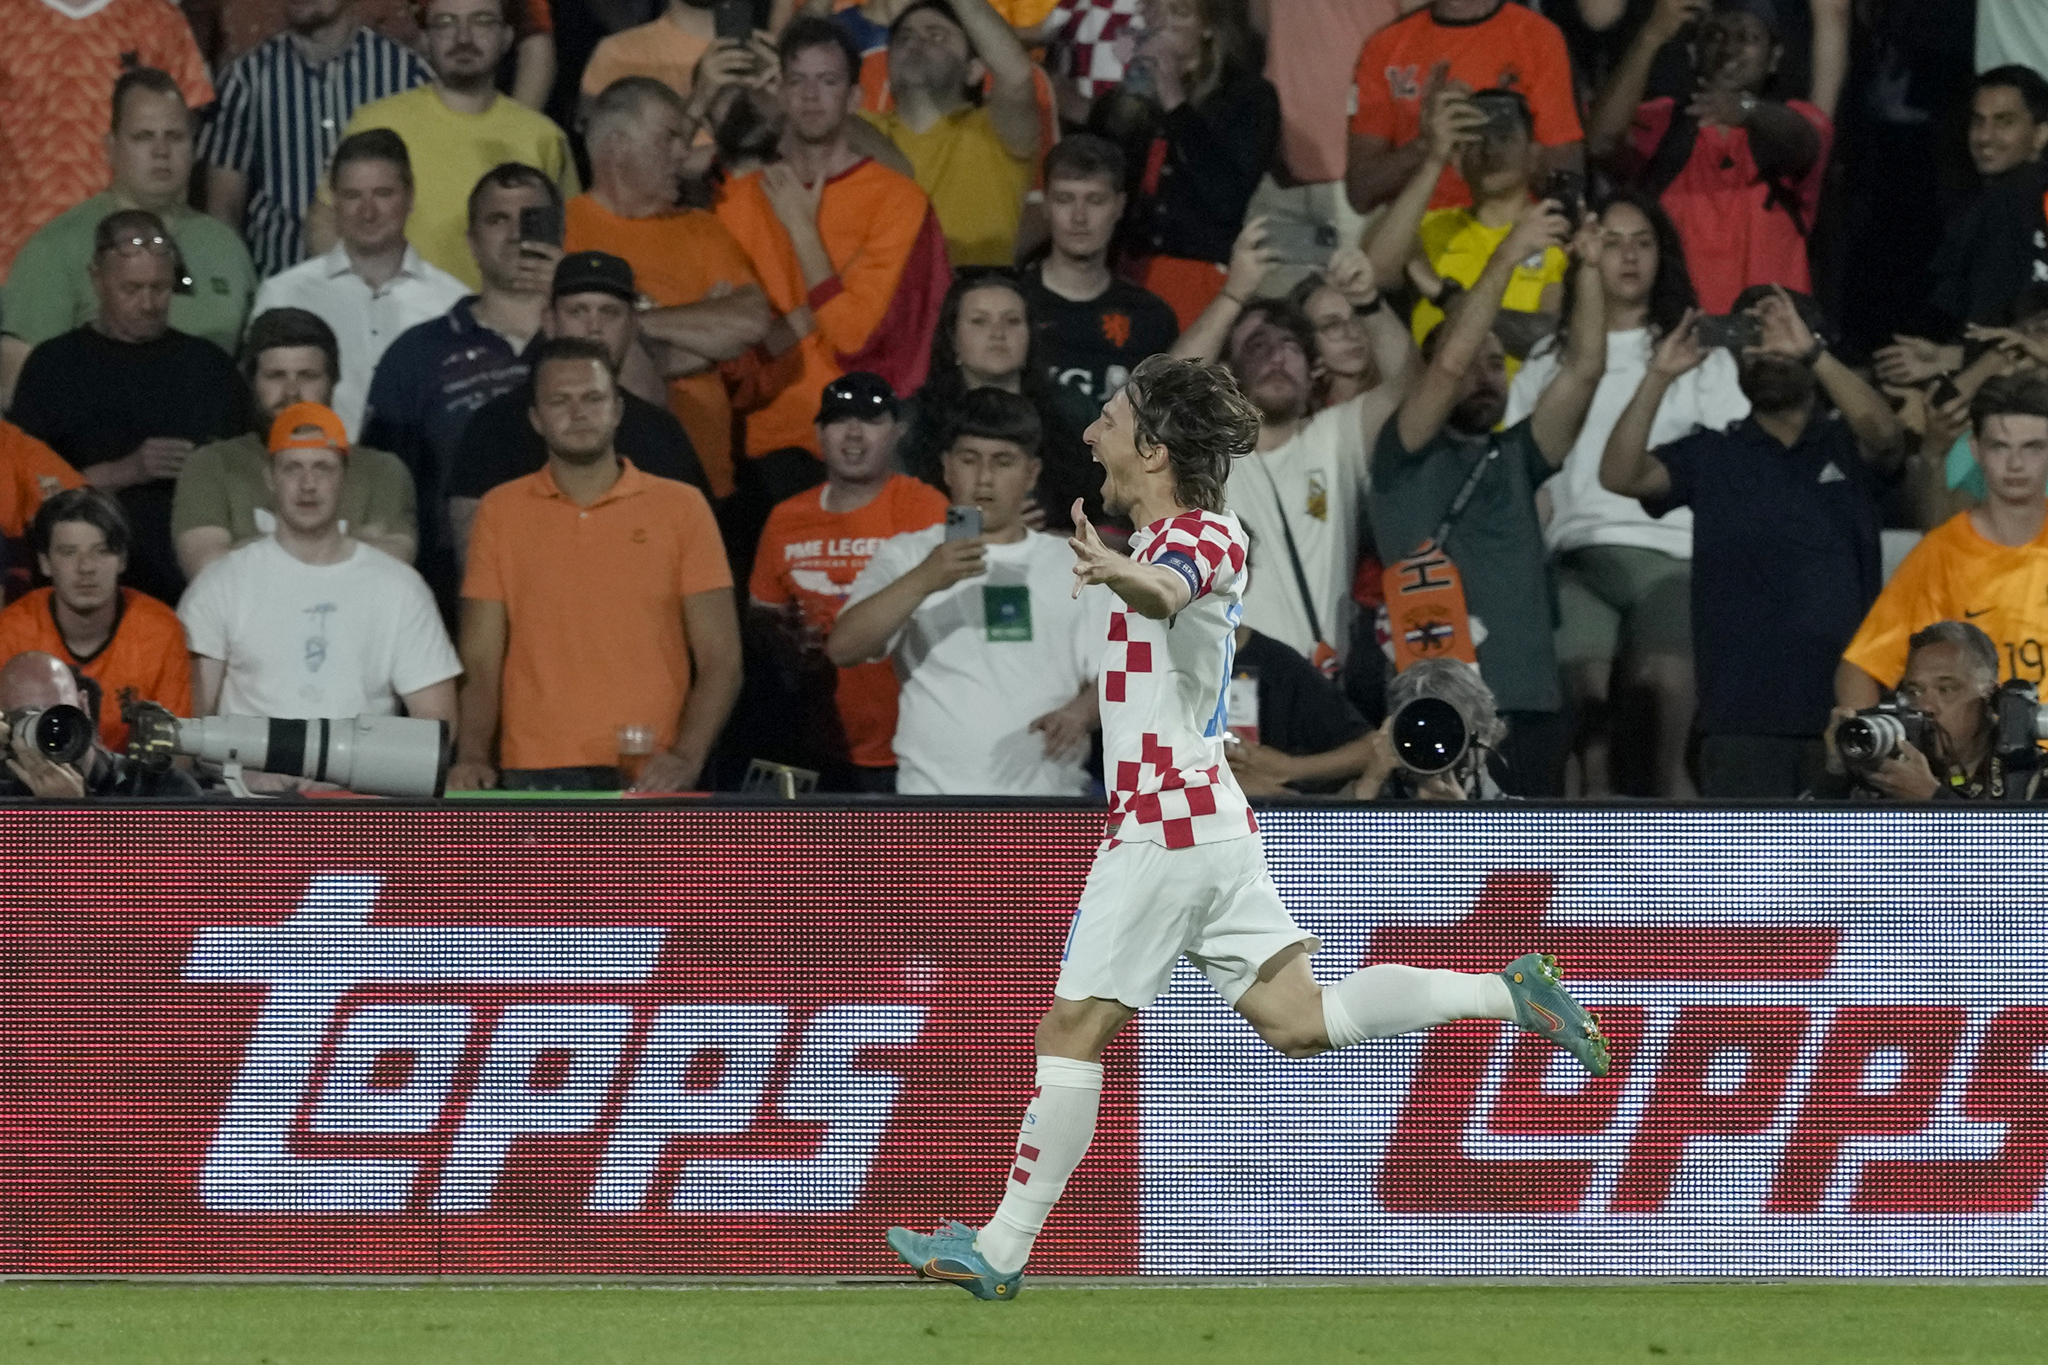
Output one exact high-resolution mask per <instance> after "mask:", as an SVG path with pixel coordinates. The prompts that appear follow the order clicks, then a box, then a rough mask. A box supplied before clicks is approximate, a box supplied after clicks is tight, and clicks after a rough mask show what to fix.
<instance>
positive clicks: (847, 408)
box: [818, 370, 899, 427]
mask: <svg viewBox="0 0 2048 1365" xmlns="http://www.w3.org/2000/svg"><path fill="white" fill-rule="evenodd" d="M898 411H899V409H898V407H897V404H896V391H895V390H894V389H892V388H890V387H889V381H888V380H886V379H884V378H882V376H880V375H878V374H873V373H870V372H869V371H867V370H855V371H854V372H853V373H851V374H843V375H841V376H839V378H837V379H835V380H833V381H832V382H831V383H829V384H827V385H826V386H825V392H824V395H823V396H822V397H820V398H819V399H818V425H819V426H821V427H822V426H824V425H825V424H826V423H828V422H837V421H840V420H841V419H843V418H847V417H858V418H860V419H861V420H862V421H866V422H872V421H874V420H875V419H876V418H878V417H894V416H895V415H896V414H897V412H898Z"/></svg>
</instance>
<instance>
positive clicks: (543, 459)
mask: <svg viewBox="0 0 2048 1365" xmlns="http://www.w3.org/2000/svg"><path fill="white" fill-rule="evenodd" d="M621 397H623V398H624V399H625V400H626V415H625V417H624V418H623V419H621V420H620V422H619V430H618V434H617V435H616V436H615V437H613V439H612V446H613V448H614V449H615V450H617V451H618V453H619V454H621V455H623V456H625V457H626V458H627V459H629V460H631V461H632V462H633V464H634V466H635V467H637V468H639V469H641V470H643V471H645V472H646V473H649V474H653V475H655V476H657V477H659V478H664V479H674V480H675V481H676V482H677V483H686V484H689V485H690V486H691V487H692V488H694V489H696V490H697V491H698V492H700V493H702V494H703V495H704V496H705V497H706V498H709V497H711V496H712V494H711V483H710V480H708V479H706V478H705V477H704V466H703V465H702V464H700V463H699V462H698V460H697V450H696V447H694V446H692V445H691V444H690V438H689V435H688V434H687V433H686V432H684V430H683V424H682V423H681V422H678V421H677V420H676V419H675V415H674V414H673V413H671V412H669V411H667V410H666V409H664V408H658V407H656V406H654V404H652V403H650V402H648V401H647V400H646V399H644V398H636V397H634V396H633V395H632V394H630V393H622V394H621ZM532 407H533V383H532V381H531V380H528V381H527V382H526V383H524V384H521V385H520V386H519V387H518V388H516V389H514V390H512V391H511V392H510V393H505V394H500V395H499V396H498V397H496V398H493V399H492V400H491V401H490V402H488V403H486V404H484V405H483V406H482V407H480V408H478V409H477V412H476V416H475V417H473V418H471V419H470V422H469V427H468V429H467V430H465V431H464V432H463V433H462V441H461V444H459V445H458V446H456V448H455V462H454V465H453V466H452V467H451V468H450V469H449V471H448V496H449V497H451V498H480V497H482V496H483V495H484V494H486V493H488V492H490V491H491V490H492V489H493V488H496V487H497V486H498V485H499V484H501V483H510V482H511V481H512V480H514V479H518V478H523V477H525V476H526V475H528V474H534V473H538V472H539V471H540V470H541V469H542V468H543V467H544V466H545V465H546V464H547V462H548V448H547V445H546V443H545V442H543V441H542V440H541V438H540V433H539V432H537V431H535V430H534V429H533V423H532V421H531V420H529V419H528V417H527V412H528V410H529V409H531V408H532Z"/></svg>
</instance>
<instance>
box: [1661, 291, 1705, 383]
mask: <svg viewBox="0 0 2048 1365" xmlns="http://www.w3.org/2000/svg"><path fill="white" fill-rule="evenodd" d="M1706 358H1707V348H1706V347H1704V346H1702V345H1700V310H1699V309H1697V308H1688V309H1686V310H1685V316H1684V317H1682V318H1680V319H1679V320H1678V325H1677V326H1676V327H1674V328H1672V329H1671V331H1670V332H1669V333H1668V334H1666V335H1665V336H1663V337H1661V338H1659V339H1658V341H1657V349H1656V350H1654V351H1652V352H1651V353H1650V370H1651V372H1652V373H1655V374H1660V375H1662V376H1664V377H1665V378H1666V379H1676V378H1678V376H1680V375H1682V374H1684V373H1685V372H1686V371H1687V370H1690V369H1692V368H1693V367H1694V366H1696V365H1698V364H1699V363H1700V362H1701V361H1703V360H1705V359H1706Z"/></svg>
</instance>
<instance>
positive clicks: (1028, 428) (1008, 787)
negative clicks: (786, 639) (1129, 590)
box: [825, 388, 1109, 796]
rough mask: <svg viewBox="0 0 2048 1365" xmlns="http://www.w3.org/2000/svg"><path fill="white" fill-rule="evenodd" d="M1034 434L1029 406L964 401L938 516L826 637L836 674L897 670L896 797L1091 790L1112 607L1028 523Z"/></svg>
mask: <svg viewBox="0 0 2048 1365" xmlns="http://www.w3.org/2000/svg"><path fill="white" fill-rule="evenodd" d="M1040 440H1041V429H1040V423H1039V418H1038V410H1037V409H1036V408H1034V407H1032V405H1031V403H1030V400H1028V399H1026V398H1023V397H1021V396H1019V395H1017V394H1014V393H1009V392H1006V391H1004V390H1002V389H990V388H983V389H975V390H974V391H972V392H971V393H969V394H968V395H967V396H966V397H965V398H963V399H962V400H961V402H960V403H959V405H958V407H957V408H956V409H955V411H954V416H953V419H952V421H951V423H950V424H949V426H948V429H947V432H946V440H945V451H946V453H945V456H944V467H945V479H946V488H947V491H948V492H949V493H950V494H951V495H952V499H953V506H952V507H951V508H950V509H949V510H948V512H947V514H946V520H945V522H944V523H943V524H942V525H939V526H934V527H932V528H931V529H929V530H925V531H913V532H911V533H909V534H907V535H900V536H893V537H891V538H890V539H889V540H887V541H885V542H883V544H882V546H881V548H880V549H878V550H876V551H875V554H874V558H872V559H870V560H869V561H868V564H867V567H866V568H865V569H863V570H862V571H861V573H860V576H859V577H858V578H856V579H854V581H853V589H852V591H851V592H850V593H848V595H847V599H846V607H845V609H844V610H843V611H841V612H840V614H839V620H838V623H837V624H836V625H835V626H834V627H833V630H832V638H831V639H830V640H828V641H827V642H826V645H825V651H826V653H827V655H828V656H829V657H830V658H831V660H832V662H833V663H835V664H838V665H839V666H840V667H841V668H850V667H852V666H854V665H856V664H861V663H866V662H868V661H869V660H873V659H883V658H887V659H890V660H892V661H893V662H894V663H895V666H896V677H897V680H898V682H899V683H900V684H901V687H902V691H901V696H900V699H899V701H898V704H897V720H896V741H895V749H896V790H897V791H898V792H901V793H905V794H908V795H943V796H974V795H1002V796H1081V795H1084V794H1086V793H1087V791H1088V790H1089V785H1090V782H1089V777H1088V771H1087V767H1086V764H1087V760H1088V750H1089V740H1088V737H1089V735H1090V733H1092V732H1093V731H1094V730H1095V729H1097V728H1098V727H1099V724H1100V722H1099V718H1098V717H1099V713H1098V710H1097V705H1096V695H1095V676H1096V670H1097V666H1098V663H1099V660H1100V657H1101V651H1102V645H1101V641H1102V639H1103V637H1104V634H1105V631H1106V630H1107V626H1108V612H1109V602H1108V599H1107V597H1106V596H1105V595H1104V594H1103V592H1102V591H1101V590H1100V589H1094V588H1091V589H1088V590H1087V591H1085V592H1082V593H1080V594H1078V595H1077V594H1076V593H1075V591H1074V586H1073V585H1074V557H1073V553H1072V552H1071V551H1070V550H1069V549H1068V548H1067V543H1066V540H1065V538H1064V537H1062V536H1056V535H1047V534H1046V533H1044V532H1042V531H1033V530H1031V529H1030V528H1029V527H1027V526H1026V525H1025V524H1024V504H1025V500H1026V499H1027V498H1029V497H1030V496H1031V490H1032V489H1033V488H1034V487H1035V486H1036V485H1037V483H1038V473H1039V457H1038V450H1039V443H1040ZM1076 514H1077V515H1078V511H1077V513H1076Z"/></svg>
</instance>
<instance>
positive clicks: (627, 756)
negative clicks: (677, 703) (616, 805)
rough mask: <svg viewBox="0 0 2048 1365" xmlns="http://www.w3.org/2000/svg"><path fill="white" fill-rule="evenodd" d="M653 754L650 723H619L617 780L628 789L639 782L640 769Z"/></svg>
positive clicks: (652, 729)
mask: <svg viewBox="0 0 2048 1365" xmlns="http://www.w3.org/2000/svg"><path fill="white" fill-rule="evenodd" d="M653 754H654V727H653V726H652V725H621V726H620V727H619V780H620V782H621V783H623V784H624V785H625V786H626V787H627V788H628V789H631V788H632V787H635V786H637V785H638V784H639V782H640V773H641V770H642V769H644V768H646V766H647V760H648V759H649V758H651V757H652V756H653Z"/></svg>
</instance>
